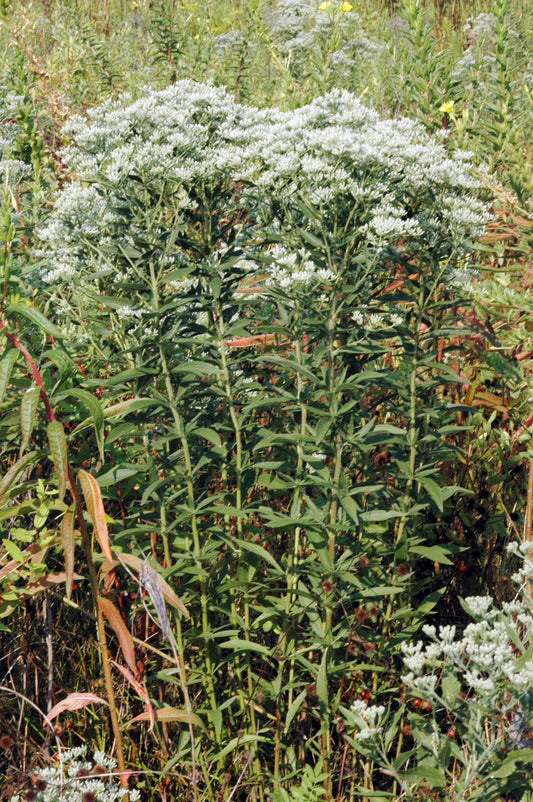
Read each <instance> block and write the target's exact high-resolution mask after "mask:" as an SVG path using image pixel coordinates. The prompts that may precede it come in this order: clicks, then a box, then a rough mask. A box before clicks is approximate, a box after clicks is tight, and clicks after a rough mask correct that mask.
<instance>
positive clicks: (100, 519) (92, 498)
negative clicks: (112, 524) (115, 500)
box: [78, 471, 113, 560]
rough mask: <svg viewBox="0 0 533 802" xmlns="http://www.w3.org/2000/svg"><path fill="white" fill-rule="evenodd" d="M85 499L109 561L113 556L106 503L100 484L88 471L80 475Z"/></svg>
mask: <svg viewBox="0 0 533 802" xmlns="http://www.w3.org/2000/svg"><path fill="white" fill-rule="evenodd" d="M78 477H79V480H80V484H81V489H82V491H83V497H84V499H85V503H86V504H87V510H88V512H89V515H90V517H91V521H92V522H93V526H94V531H95V533H96V538H97V540H98V543H99V544H100V548H101V549H102V551H103V552H104V554H105V556H106V557H107V559H108V560H112V559H113V555H112V554H111V544H110V542H109V532H108V531H107V523H106V519H105V510H104V502H103V501H102V493H101V491H100V487H99V485H98V482H97V481H96V479H95V478H94V476H93V475H92V474H90V473H87V471H80V472H79V474H78Z"/></svg>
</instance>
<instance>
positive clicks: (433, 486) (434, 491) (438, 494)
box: [415, 476, 444, 512]
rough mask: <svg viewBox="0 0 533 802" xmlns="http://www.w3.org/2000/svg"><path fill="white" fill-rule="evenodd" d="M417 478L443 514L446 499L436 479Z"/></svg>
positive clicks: (427, 477)
mask: <svg viewBox="0 0 533 802" xmlns="http://www.w3.org/2000/svg"><path fill="white" fill-rule="evenodd" d="M415 478H416V481H417V482H418V484H420V485H422V487H423V488H425V490H427V492H428V493H429V495H430V496H431V498H432V499H433V501H434V502H435V504H436V505H437V507H438V508H439V510H440V512H443V511H444V499H443V496H442V489H441V488H440V487H439V485H438V484H437V483H436V481H435V480H434V479H430V477H429V476H416V477H415Z"/></svg>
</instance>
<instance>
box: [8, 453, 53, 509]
mask: <svg viewBox="0 0 533 802" xmlns="http://www.w3.org/2000/svg"><path fill="white" fill-rule="evenodd" d="M45 455H46V451H32V452H30V453H29V454H24V456H23V457H20V459H18V460H17V461H16V462H15V463H14V464H13V465H12V466H11V468H10V469H9V470H8V471H7V473H5V474H4V476H3V478H2V479H1V480H0V501H1V500H2V496H4V495H5V494H6V493H7V491H8V490H9V489H10V487H11V485H12V484H13V482H14V481H15V479H16V477H17V476H18V474H19V473H20V472H21V471H22V470H24V468H27V467H28V465H30V464H31V463H32V462H37V460H38V459H41V457H44V456H45Z"/></svg>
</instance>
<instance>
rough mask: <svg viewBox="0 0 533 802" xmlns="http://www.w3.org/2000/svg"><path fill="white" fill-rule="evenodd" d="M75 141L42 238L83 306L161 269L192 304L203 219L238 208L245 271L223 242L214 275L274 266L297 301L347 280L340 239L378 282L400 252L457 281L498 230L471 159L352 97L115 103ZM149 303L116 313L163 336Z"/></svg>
mask: <svg viewBox="0 0 533 802" xmlns="http://www.w3.org/2000/svg"><path fill="white" fill-rule="evenodd" d="M321 13H322V12H321ZM324 13H325V12H324ZM348 14H349V12H347V13H346V14H345V15H344V16H343V19H344V17H347V16H348ZM66 134H67V135H68V136H69V137H71V140H72V144H71V145H69V147H67V148H66V149H65V150H64V151H63V152H62V154H61V155H62V159H63V160H64V161H65V162H66V163H67V164H68V166H69V167H70V169H71V171H72V172H73V174H74V175H75V176H76V179H75V180H72V181H71V182H70V183H68V184H66V186H65V187H64V189H63V190H62V191H61V192H60V194H59V196H58V198H57V202H56V206H55V208H54V210H53V211H52V213H51V215H50V216H49V218H48V220H47V222H46V224H45V225H44V226H43V228H42V229H41V230H40V231H39V236H40V237H41V240H42V248H41V250H40V251H39V252H38V255H39V256H40V258H41V260H42V264H43V267H42V274H41V275H42V278H43V280H44V281H46V282H48V283H54V284H57V285H58V286H59V285H60V284H61V283H62V282H63V283H64V285H65V288H66V289H67V290H68V292H71V293H72V292H74V293H76V294H77V296H78V298H80V299H82V300H83V301H84V302H88V299H90V298H91V296H95V297H96V296H99V297H101V296H102V294H105V295H108V296H117V295H120V291H119V290H117V287H119V288H120V287H121V286H122V288H124V287H128V286H130V285H132V284H135V285H136V287H139V286H141V285H142V282H143V281H144V282H145V285H146V286H148V284H149V277H148V278H147V277H146V276H147V275H148V270H149V265H150V264H152V265H153V264H154V263H155V264H156V266H157V271H163V272H161V273H160V275H162V276H163V275H164V273H165V272H167V271H168V272H167V274H168V275H169V277H171V278H169V281H168V282H167V283H166V285H165V290H164V291H165V292H166V293H173V300H176V296H180V295H183V294H189V292H190V289H191V284H190V282H189V281H187V280H184V281H182V280H181V279H175V277H174V276H175V270H176V269H177V270H182V269H183V268H185V270H187V269H189V268H190V269H191V270H196V269H197V266H198V250H197V249H195V248H194V247H193V246H190V245H189V244H188V243H189V239H188V238H190V236H191V231H192V232H194V231H199V230H200V229H201V221H202V219H203V217H202V216H203V215H208V214H209V215H211V220H216V219H220V220H225V218H226V216H227V215H228V214H229V213H230V212H229V211H228V209H231V208H232V209H234V210H235V214H236V215H237V216H239V215H240V216H241V218H245V220H246V222H245V224H243V223H242V222H239V223H238V224H237V225H236V228H235V231H236V233H237V238H238V239H237V241H236V242H232V243H231V248H232V249H233V250H232V253H235V256H237V257H239V256H240V261H239V262H238V263H237V266H235V260H234V259H233V257H231V258H229V259H228V258H227V256H226V255H225V254H226V252H227V250H228V247H229V245H228V243H227V242H226V241H224V239H223V235H221V239H220V240H218V241H215V242H212V243H211V245H210V247H211V248H212V250H211V253H210V254H208V253H206V252H205V248H204V246H202V248H204V250H203V252H204V254H205V255H204V256H203V257H202V259H203V268H202V269H204V270H205V271H206V275H207V273H209V275H212V274H213V273H216V272H217V271H219V272H220V274H222V273H223V272H224V270H225V265H226V263H227V262H228V261H229V262H231V263H232V265H233V266H232V267H231V269H233V270H240V271H241V274H242V275H244V273H245V272H246V271H250V272H257V270H259V271H260V272H261V274H262V275H264V265H265V263H266V264H267V270H266V272H267V283H268V285H269V286H270V287H274V286H277V287H279V288H280V289H282V290H283V291H284V292H286V293H290V292H291V290H296V288H300V289H302V288H310V287H313V288H316V289H320V287H322V290H323V288H324V285H327V284H329V283H331V282H333V281H338V280H339V279H340V273H339V272H338V271H337V265H335V268H334V269H333V268H331V259H328V260H326V257H325V254H326V250H327V251H328V252H329V253H330V254H333V255H335V256H334V258H337V255H338V254H339V248H338V237H339V234H341V235H342V236H346V234H347V232H349V236H350V242H351V243H352V244H351V245H350V253H351V254H352V255H351V257H350V258H352V259H356V258H361V257H362V256H363V255H364V254H365V253H368V254H369V258H371V259H372V260H374V261H373V264H375V272H376V274H378V273H379V270H380V267H381V266H383V268H384V269H387V268H386V266H387V265H389V264H390V259H391V257H392V254H393V252H394V250H395V249H397V250H399V251H402V252H404V253H405V252H407V253H409V255H410V257H411V258H412V259H414V260H416V259H419V260H420V262H421V264H422V265H423V266H425V265H428V264H429V265H430V264H431V258H432V255H434V256H435V257H436V259H435V263H437V264H438V263H439V261H442V260H443V259H444V260H446V261H447V264H448V266H449V271H453V270H454V269H455V268H456V267H457V266H458V265H459V267H462V265H463V264H464V258H463V256H462V254H463V251H467V250H468V242H469V241H470V240H472V239H473V238H476V237H477V236H478V235H479V234H480V232H481V231H482V230H483V229H484V226H485V225H486V223H487V221H488V219H489V217H488V214H487V210H486V208H485V206H484V205H483V204H482V203H481V202H480V201H479V200H478V199H477V193H478V189H479V187H478V184H477V182H476V181H475V180H474V179H473V178H472V175H471V163H470V161H469V159H470V156H469V154H465V153H461V152H458V153H456V154H454V155H453V156H450V155H448V154H447V152H446V150H445V147H444V145H443V144H442V143H441V142H439V141H438V138H436V137H433V138H432V139H430V138H428V136H427V133H426V131H425V129H424V128H423V127H422V126H421V125H419V124H418V123H416V122H414V121H410V120H404V119H399V120H389V119H387V120H382V119H380V117H379V116H378V114H377V113H376V112H374V111H373V110H371V109H369V108H367V107H365V106H364V105H363V104H362V103H361V102H360V100H358V99H357V98H356V97H355V96H354V95H352V94H349V93H345V94H342V93H341V92H338V91H334V92H331V93H330V94H328V95H326V96H324V97H321V98H318V99H317V100H315V101H314V102H313V103H311V104H309V105H308V106H305V107H303V108H299V109H296V110H293V111H289V112H283V111H280V110H277V109H266V110H259V109H255V108H246V107H244V106H241V105H239V104H237V103H235V101H234V98H233V97H232V96H231V95H229V94H228V93H227V92H226V91H225V90H223V89H219V88H215V87H213V86H210V85H203V84H197V83H195V82H193V81H182V82H179V83H177V84H176V85H174V86H172V87H170V88H168V89H164V90H162V91H159V92H154V91H151V90H146V91H145V92H144V93H142V94H141V97H140V98H139V99H137V100H132V99H131V98H130V97H128V96H125V97H123V98H122V99H120V100H109V101H108V102H106V103H104V104H103V105H102V106H100V107H98V108H96V109H92V110H90V111H89V112H88V116H87V118H82V117H79V116H78V117H74V118H73V119H72V120H71V121H70V122H69V124H68V126H67V128H66ZM209 199H210V200H209ZM154 204H155V208H156V211H154ZM204 222H205V226H204V227H206V228H208V227H209V226H208V225H207V221H204ZM258 226H259V227H261V228H262V230H263V231H264V228H265V226H266V227H268V229H269V231H271V232H272V233H273V234H274V235H275V236H276V238H277V239H278V240H279V241H280V245H279V248H278V249H277V251H276V250H275V251H274V252H273V253H272V252H271V253H266V254H265V255H264V259H261V258H259V259H258V258H256V252H257V241H258V239H261V237H260V236H259V235H258V228H257V227H258ZM287 226H292V229H291V231H290V232H289V233H290V237H289V238H288V239H287V242H289V241H290V246H289V245H288V244H286V243H284V242H283V236H284V233H283V232H284V231H286V229H287ZM220 228H221V230H222V229H223V227H222V226H221V227H220ZM182 233H183V236H182ZM310 243H312V247H310ZM145 254H146V256H145ZM428 254H429V255H428ZM339 258H340V257H339ZM232 259H233V262H232ZM342 269H343V270H344V269H347V270H349V269H350V264H346V263H344V264H343V268H342ZM143 271H145V273H146V276H145V275H144V274H143ZM462 278H463V274H461V275H460V276H459V274H458V275H457V277H456V282H455V283H454V284H453V287H456V284H457V282H458V281H459V279H462ZM464 278H466V276H464ZM139 282H140V283H139ZM195 286H196V287H198V291H201V286H200V284H199V283H198V282H196V284H195ZM450 286H452V285H450ZM142 292H144V290H142V289H139V290H138V291H137V295H136V297H135V298H129V299H128V300H129V301H130V300H131V301H132V302H131V303H129V302H128V307H129V311H128V310H126V309H125V308H124V307H123V305H122V306H121V305H119V306H117V307H116V309H117V310H118V311H116V312H115V311H113V312H112V314H116V315H117V316H120V315H122V317H124V315H126V316H128V315H129V319H130V322H131V323H132V324H133V322H134V320H137V321H138V322H137V329H136V330H139V331H140V330H141V329H142V328H143V327H144V328H146V329H148V328H149V325H150V324H149V321H148V320H144V321H142V322H141V310H143V309H145V308H146V304H145V303H143V302H142V299H141V295H142ZM133 301H135V302H133ZM63 308H65V306H63ZM106 308H107V309H108V310H109V309H110V308H111V306H110V305H109V304H108V305H107V307H106ZM130 312H131V314H130ZM143 316H144V313H143ZM81 317H83V315H82V316H81ZM398 322H400V321H399V320H396V319H395V320H393V319H392V318H391V319H389V320H388V321H387V325H390V324H392V325H395V324H397V323H398ZM379 323H380V321H378V320H376V321H375V324H376V325H379ZM65 325H68V321H67V320H65Z"/></svg>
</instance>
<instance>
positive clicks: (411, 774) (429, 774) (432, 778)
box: [402, 764, 446, 788]
mask: <svg viewBox="0 0 533 802" xmlns="http://www.w3.org/2000/svg"><path fill="white" fill-rule="evenodd" d="M402 778H403V779H404V780H405V781H406V782H415V783H421V782H426V783H428V784H429V785H430V786H431V787H432V788H443V787H444V785H445V783H446V778H445V776H444V772H443V770H442V769H440V768H437V767H436V766H430V765H426V764H424V765H422V764H419V765H418V766H417V767H416V768H414V769H407V771H403V772H402Z"/></svg>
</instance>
